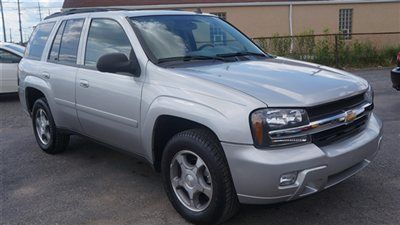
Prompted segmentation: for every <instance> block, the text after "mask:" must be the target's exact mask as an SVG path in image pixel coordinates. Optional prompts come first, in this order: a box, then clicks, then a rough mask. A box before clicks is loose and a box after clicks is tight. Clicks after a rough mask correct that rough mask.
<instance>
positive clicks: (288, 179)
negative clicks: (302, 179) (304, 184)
mask: <svg viewBox="0 0 400 225" xmlns="http://www.w3.org/2000/svg"><path fill="white" fill-rule="evenodd" d="M296 180H297V172H291V173H286V174H283V175H282V176H281V179H280V182H279V185H280V186H288V185H292V184H294V183H295V182H296Z"/></svg>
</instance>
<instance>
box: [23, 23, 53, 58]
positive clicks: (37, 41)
mask: <svg viewBox="0 0 400 225" xmlns="http://www.w3.org/2000/svg"><path fill="white" fill-rule="evenodd" d="M54 24H55V23H43V24H40V25H38V26H37V28H36V29H35V31H34V32H33V34H32V38H31V40H30V41H29V44H28V47H27V50H26V52H25V56H26V57H27V58H29V59H34V60H40V59H41V58H42V54H43V50H44V47H45V46H46V43H47V40H48V38H49V35H50V33H51V31H52V29H53V27H54Z"/></svg>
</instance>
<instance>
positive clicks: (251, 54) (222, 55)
mask: <svg viewBox="0 0 400 225" xmlns="http://www.w3.org/2000/svg"><path fill="white" fill-rule="evenodd" d="M248 55H250V56H260V57H267V56H266V55H265V54H263V53H257V52H232V53H224V54H217V57H223V58H229V57H237V56H248Z"/></svg>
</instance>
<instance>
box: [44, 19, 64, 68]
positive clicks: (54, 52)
mask: <svg viewBox="0 0 400 225" xmlns="http://www.w3.org/2000/svg"><path fill="white" fill-rule="evenodd" d="M65 23H66V22H65V21H63V22H62V24H61V25H60V27H59V28H58V31H57V34H56V36H55V38H54V41H53V44H52V46H51V49H50V53H49V57H48V59H49V60H50V61H58V54H59V53H60V44H61V37H62V34H63V32H64V28H65Z"/></svg>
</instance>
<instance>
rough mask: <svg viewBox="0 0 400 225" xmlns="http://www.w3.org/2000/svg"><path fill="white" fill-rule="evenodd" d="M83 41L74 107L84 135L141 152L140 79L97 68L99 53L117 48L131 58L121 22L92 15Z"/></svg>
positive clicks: (130, 51)
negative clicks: (83, 50)
mask: <svg viewBox="0 0 400 225" xmlns="http://www.w3.org/2000/svg"><path fill="white" fill-rule="evenodd" d="M86 42H87V43H86V46H85V54H84V60H83V64H84V65H83V68H81V69H79V71H78V77H77V84H76V101H77V102H76V104H77V105H76V107H77V112H78V117H79V121H80V122H81V125H82V127H83V130H84V132H85V134H86V135H87V136H90V137H92V138H95V139H97V140H99V141H102V142H104V143H107V144H110V145H113V146H115V147H118V148H121V149H124V150H128V151H132V152H135V153H137V154H140V153H139V152H138V151H137V150H138V148H137V147H138V146H139V135H140V133H139V128H138V125H139V120H140V101H141V91H142V85H143V83H142V81H141V80H140V78H135V77H133V76H131V75H127V74H116V73H103V72H100V71H98V70H97V69H96V64H97V60H98V59H99V58H100V57H101V56H102V55H104V54H107V53H116V52H120V53H124V54H125V55H126V56H127V57H128V58H130V57H131V56H132V55H133V54H135V52H134V50H133V49H134V48H133V46H132V45H131V42H130V40H129V38H128V36H127V34H126V32H125V30H124V29H123V27H122V26H121V24H120V22H118V21H117V20H114V19H105V18H93V19H92V20H91V23H90V27H89V30H88V36H87V39H86ZM142 71H143V70H142Z"/></svg>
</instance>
